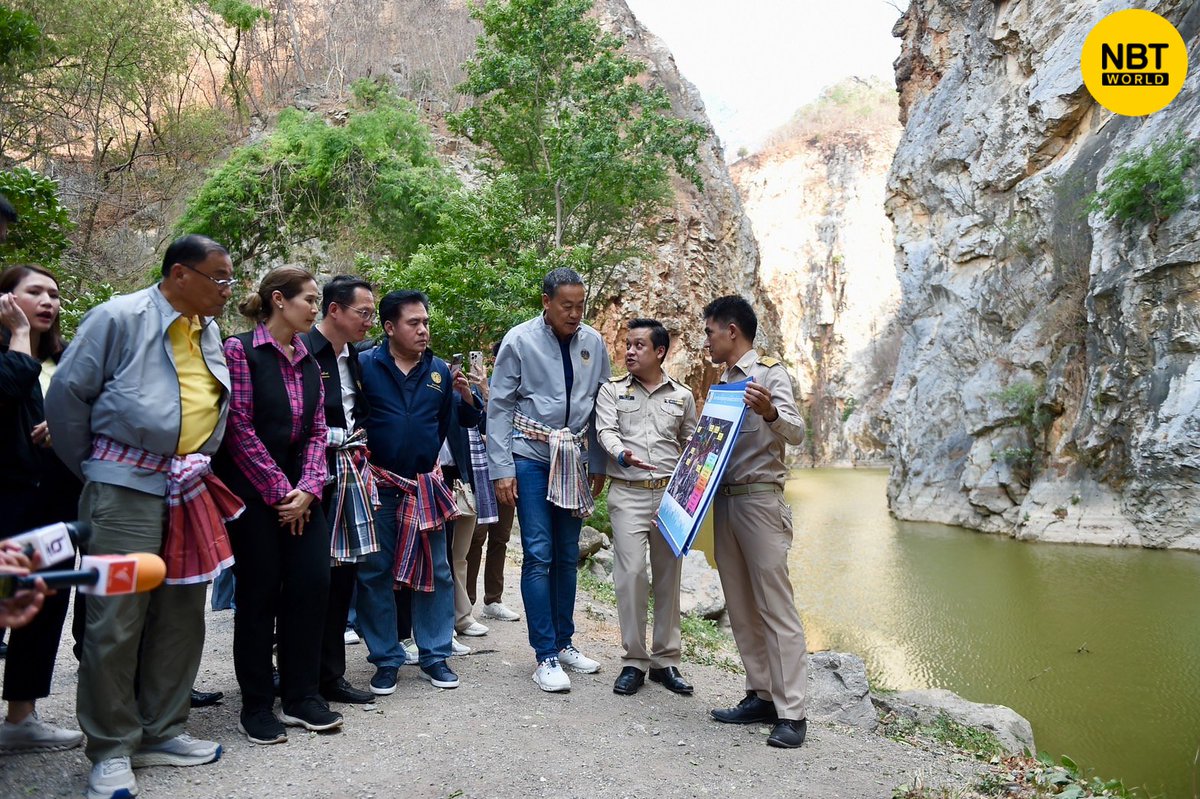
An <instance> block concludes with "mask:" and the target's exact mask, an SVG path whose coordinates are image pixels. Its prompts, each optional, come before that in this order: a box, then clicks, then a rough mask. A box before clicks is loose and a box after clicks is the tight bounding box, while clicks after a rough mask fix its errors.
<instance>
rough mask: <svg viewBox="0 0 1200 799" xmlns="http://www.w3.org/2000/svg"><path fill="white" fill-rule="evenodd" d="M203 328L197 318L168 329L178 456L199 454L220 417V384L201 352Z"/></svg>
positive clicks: (183, 321)
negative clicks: (175, 380)
mask: <svg viewBox="0 0 1200 799" xmlns="http://www.w3.org/2000/svg"><path fill="white" fill-rule="evenodd" d="M203 331H204V325H203V324H201V322H200V320H199V319H198V318H197V317H194V316H193V317H187V316H181V317H179V318H178V319H176V320H175V321H174V322H172V323H171V326H170V327H168V328H167V334H168V335H169V336H170V337H171V349H172V350H173V351H174V353H175V371H176V373H177V374H178V375H179V405H180V408H181V411H182V414H181V418H180V423H179V447H178V449H176V451H175V454H177V455H189V454H191V453H193V452H199V451H200V447H202V446H204V442H205V441H208V439H209V437H210V436H211V435H212V434H213V431H214V430H216V429H217V421H218V420H219V419H220V418H221V407H220V406H221V384H220V383H219V382H217V378H215V377H213V374H212V372H210V371H209V370H208V364H207V363H205V361H204V353H203V351H201V349H200V334H201V333H202V332H203Z"/></svg>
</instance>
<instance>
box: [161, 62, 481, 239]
mask: <svg viewBox="0 0 1200 799" xmlns="http://www.w3.org/2000/svg"><path fill="white" fill-rule="evenodd" d="M456 186H457V181H456V180H455V179H454V178H453V176H452V175H450V174H449V173H448V172H447V171H446V170H445V169H444V167H443V166H442V165H441V162H440V161H438V159H437V157H436V155H435V154H434V151H433V144H432V141H431V138H430V134H429V130H428V128H427V127H426V126H425V125H424V123H423V122H422V121H421V119H420V117H419V116H418V114H417V111H416V109H415V108H414V107H413V106H412V104H410V103H408V102H407V101H405V100H402V99H400V98H399V97H397V96H396V95H395V94H394V93H392V92H391V91H390V90H388V89H386V88H384V87H382V86H380V85H379V84H375V83H369V82H365V81H363V82H359V83H358V84H356V85H355V87H354V104H353V107H352V109H351V111H350V113H349V114H348V116H347V118H346V119H345V122H344V124H340V125H332V124H328V123H326V122H325V120H323V119H322V118H321V117H320V116H318V115H316V114H312V113H305V112H301V111H297V110H295V109H288V110H286V111H284V112H283V113H282V114H280V117H279V121H278V125H277V127H276V128H275V130H274V131H273V132H272V133H271V135H270V136H268V137H267V138H266V139H264V140H262V141H260V142H258V143H256V144H251V145H248V146H246V147H242V148H239V149H238V150H236V151H235V152H234V153H233V155H231V156H230V158H229V159H228V160H227V161H226V162H225V163H224V164H223V165H222V166H221V167H220V168H218V169H217V170H216V171H215V172H213V174H212V175H211V176H210V177H209V179H208V180H207V182H206V183H205V184H204V185H203V186H202V187H201V188H200V190H199V192H198V193H197V194H196V195H195V196H194V197H193V199H192V200H191V202H190V203H189V204H188V206H187V209H186V211H185V212H184V215H183V217H182V218H181V219H180V220H179V222H178V224H177V225H176V228H177V230H178V231H179V232H181V233H182V232H188V233H202V234H204V235H207V236H211V237H212V238H214V239H216V240H217V241H219V242H221V243H222V244H224V245H225V246H226V247H228V248H229V249H230V252H231V253H233V255H234V259H235V261H236V262H242V261H246V260H251V259H255V258H260V257H268V258H287V257H289V256H290V255H291V254H292V251H293V248H294V247H295V246H296V245H298V244H300V243H302V242H307V241H310V240H313V239H322V240H324V241H326V242H328V243H331V244H334V245H336V246H338V247H340V248H341V249H342V250H343V251H346V252H350V253H353V252H354V251H356V250H368V251H374V252H382V253H385V254H387V255H389V256H391V257H393V258H397V259H400V260H406V259H407V258H408V257H409V256H410V255H412V254H413V253H414V252H415V251H416V249H417V248H418V247H419V246H420V245H421V244H422V243H425V242H429V241H432V240H433V237H434V233H435V230H436V227H437V224H438V219H439V216H440V213H441V210H442V206H443V204H444V202H445V198H446V197H447V195H448V194H449V193H450V191H451V190H453V189H454V188H455V187H456Z"/></svg>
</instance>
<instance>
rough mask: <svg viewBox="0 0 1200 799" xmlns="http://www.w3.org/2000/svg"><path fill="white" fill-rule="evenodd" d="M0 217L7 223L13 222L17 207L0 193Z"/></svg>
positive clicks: (15, 218) (15, 217) (14, 221)
mask: <svg viewBox="0 0 1200 799" xmlns="http://www.w3.org/2000/svg"><path fill="white" fill-rule="evenodd" d="M0 219H3V220H4V221H5V222H7V223H8V224H10V225H12V224H15V223H16V221H17V209H16V208H14V207H13V204H12V203H11V202H9V200H8V198H7V197H5V196H4V195H3V194H0Z"/></svg>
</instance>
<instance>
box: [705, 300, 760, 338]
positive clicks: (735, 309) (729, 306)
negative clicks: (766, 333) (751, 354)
mask: <svg viewBox="0 0 1200 799" xmlns="http://www.w3.org/2000/svg"><path fill="white" fill-rule="evenodd" d="M704 318H705V319H711V320H713V321H714V322H717V323H718V324H722V325H727V324H729V323H730V322H732V323H733V324H735V325H737V326H738V330H740V331H742V333H743V334H745V336H746V338H748V339H749V340H750V341H751V342H753V341H754V336H755V334H757V333H758V316H757V315H755V313H754V309H753V308H751V307H750V303H749V302H747V301H746V299H745V298H744V297H739V296H737V295H736V294H729V295H727V296H725V297H717V298H716V299H715V300H713V301H712V302H710V303H709V304H708V305H705V306H704Z"/></svg>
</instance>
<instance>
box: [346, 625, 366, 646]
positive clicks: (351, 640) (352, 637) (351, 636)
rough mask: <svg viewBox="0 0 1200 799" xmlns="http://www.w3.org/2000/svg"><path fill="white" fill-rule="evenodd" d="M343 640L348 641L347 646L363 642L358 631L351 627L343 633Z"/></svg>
mask: <svg viewBox="0 0 1200 799" xmlns="http://www.w3.org/2000/svg"><path fill="white" fill-rule="evenodd" d="M342 640H344V641H345V642H346V646H352V645H354V644H358V643H362V639H361V638H359V637H358V633H356V632H354V630H352V629H350V628H349V627H347V628H346V632H344V633H343V634H342Z"/></svg>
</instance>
